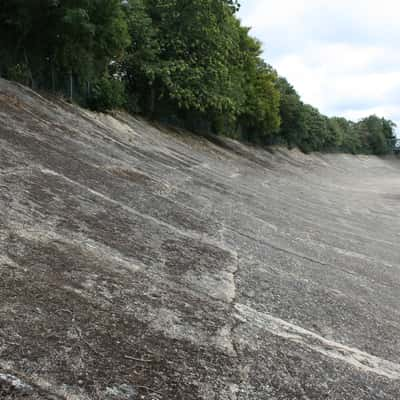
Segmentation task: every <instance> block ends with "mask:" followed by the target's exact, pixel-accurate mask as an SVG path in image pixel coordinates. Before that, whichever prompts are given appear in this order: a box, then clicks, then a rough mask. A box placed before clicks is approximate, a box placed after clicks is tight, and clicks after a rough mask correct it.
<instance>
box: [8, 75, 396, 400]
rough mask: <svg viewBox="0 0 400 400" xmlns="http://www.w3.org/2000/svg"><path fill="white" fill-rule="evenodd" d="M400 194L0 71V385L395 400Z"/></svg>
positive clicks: (103, 393)
mask: <svg viewBox="0 0 400 400" xmlns="http://www.w3.org/2000/svg"><path fill="white" fill-rule="evenodd" d="M399 200H400V160H399V159H394V158H393V159H390V158H388V159H380V158H376V157H366V156H363V157H355V156H351V155H340V154H338V155H322V154H314V155H309V156H307V155H304V154H301V153H300V152H298V151H287V150H283V149H275V150H274V151H265V150H261V149H255V148H251V147H246V146H244V145H242V144H238V143H236V142H233V141H230V140H228V139H225V140H221V141H217V140H213V141H212V142H208V141H206V140H205V139H201V138H196V137H194V136H190V135H188V134H184V133H180V132H177V131H172V130H171V131H168V130H166V129H161V128H157V127H156V126H151V125H149V124H148V123H146V122H145V121H143V120H139V119H135V118H133V117H130V116H127V115H124V114H117V115H115V116H114V117H111V116H105V115H96V114H92V113H90V112H87V111H84V110H81V109H78V108H77V107H74V106H70V105H68V104H65V103H63V102H61V101H59V100H54V101H50V100H46V99H44V98H42V97H40V96H39V95H37V94H34V93H33V92H31V91H29V90H27V89H23V88H22V87H19V86H17V85H14V84H11V83H8V82H6V81H0V274H1V279H0V398H1V399H7V400H8V399H23V398H26V399H33V400H39V399H47V400H49V399H70V400H77V399H82V400H84V399H90V400H91V399H96V400H97V399H99V400H103V399H104V400H105V399H107V400H108V399H110V400H128V399H146V400H150V399H184V400H186V399H187V400H190V399H204V400H212V399H218V400H248V399H260V400H261V399H262V400H264V399H273V400H274V399H276V400H278V399H279V400H293V399H303V400H310V399H316V400H320V399H349V400H356V399H359V400H361V399H363V400H364V399H382V400H383V399H392V400H396V399H400V247H399V241H400V217H399V213H400V202H399Z"/></svg>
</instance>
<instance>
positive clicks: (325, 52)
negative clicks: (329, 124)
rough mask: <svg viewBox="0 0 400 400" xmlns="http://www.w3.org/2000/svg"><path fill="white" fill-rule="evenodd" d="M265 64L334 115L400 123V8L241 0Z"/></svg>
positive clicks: (385, 2)
mask: <svg viewBox="0 0 400 400" xmlns="http://www.w3.org/2000/svg"><path fill="white" fill-rule="evenodd" d="M240 17H241V18H242V21H243V23H244V24H245V25H247V26H251V27H252V28H253V29H252V34H253V35H255V36H257V37H258V38H259V39H260V40H261V41H262V42H263V44H264V50H265V51H264V57H265V59H266V61H267V62H269V63H270V64H272V65H273V66H274V67H275V68H277V69H278V72H279V73H280V74H281V75H283V76H285V77H286V78H288V80H289V81H290V82H291V83H292V84H293V85H294V86H295V88H296V89H297V91H298V92H299V93H300V94H301V96H302V97H303V99H304V101H306V102H308V103H310V104H312V105H314V106H316V107H318V108H320V110H321V111H322V112H324V113H326V114H328V115H343V116H346V117H348V118H352V119H358V118H360V117H362V116H366V115H368V114H370V113H376V114H377V115H380V116H384V117H386V118H391V119H393V120H394V121H395V122H397V123H398V124H400V52H399V43H400V23H399V21H400V3H398V2H397V1H393V0H380V1H378V0H365V1H356V0H352V1H349V0H347V1H345V0H337V1H335V2H332V1H328V0H307V1H305V0H280V1H279V2H276V1H273V0H247V1H246V0H243V1H242V9H241V11H240Z"/></svg>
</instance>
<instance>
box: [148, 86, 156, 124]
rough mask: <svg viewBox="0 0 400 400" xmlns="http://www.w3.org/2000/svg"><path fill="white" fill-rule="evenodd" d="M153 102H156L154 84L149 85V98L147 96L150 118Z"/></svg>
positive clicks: (153, 109)
mask: <svg viewBox="0 0 400 400" xmlns="http://www.w3.org/2000/svg"><path fill="white" fill-rule="evenodd" d="M155 102H156V90H155V88H154V86H153V85H152V86H151V87H150V98H149V117H150V118H153V117H154V111H155Z"/></svg>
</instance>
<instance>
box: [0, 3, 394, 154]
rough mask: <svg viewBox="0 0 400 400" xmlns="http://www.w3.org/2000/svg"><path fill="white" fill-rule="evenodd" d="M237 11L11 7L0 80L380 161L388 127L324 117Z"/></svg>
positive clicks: (4, 12)
mask: <svg viewBox="0 0 400 400" xmlns="http://www.w3.org/2000/svg"><path fill="white" fill-rule="evenodd" d="M238 7H239V5H238V3H237V1H236V0H125V1H123V0H31V1H25V0H7V1H3V2H1V3H0V76H4V77H6V78H9V79H14V80H17V81H20V82H22V83H24V84H27V85H30V86H31V87H33V88H35V89H45V90H51V91H54V92H60V93H62V94H64V95H68V96H69V97H70V98H71V99H73V100H75V101H78V102H80V103H81V104H83V105H86V106H89V107H91V108H93V109H97V110H107V109H112V108H118V107H125V108H126V109H128V110H129V111H131V112H135V113H142V114H145V115H147V116H149V117H152V118H157V119H159V120H162V121H166V122H169V123H174V124H178V125H181V126H184V127H186V128H189V129H192V130H193V131H197V132H213V133H215V134H225V135H229V136H232V137H236V138H239V139H243V140H246V141H250V142H254V143H258V144H274V143H280V144H287V145H288V146H290V147H292V146H298V147H300V148H301V149H302V150H304V151H306V152H308V151H317V150H322V151H344V152H351V153H375V154H384V153H387V152H388V151H389V150H390V141H391V140H392V139H393V137H394V124H393V123H392V122H391V121H389V120H386V119H383V118H378V117H376V116H370V117H367V118H365V119H363V120H361V121H359V122H357V123H354V122H351V121H348V120H346V119H344V118H328V117H326V116H324V115H322V114H321V113H320V112H319V111H318V110H317V109H316V108H314V107H312V106H310V105H307V104H304V103H303V102H302V101H301V98H300V96H299V95H298V93H297V92H296V91H295V89H294V88H293V87H292V86H291V85H290V84H289V83H288V82H287V80H286V79H284V78H282V77H279V76H278V74H277V72H276V71H275V70H274V69H273V68H272V67H271V66H270V65H268V64H266V63H265V62H264V61H263V59H262V58H261V45H260V43H259V42H258V41H257V40H256V39H254V38H252V37H251V36H250V35H249V29H248V28H246V27H243V26H242V25H241V23H240V21H239V19H238V18H237V16H236V12H237V10H238Z"/></svg>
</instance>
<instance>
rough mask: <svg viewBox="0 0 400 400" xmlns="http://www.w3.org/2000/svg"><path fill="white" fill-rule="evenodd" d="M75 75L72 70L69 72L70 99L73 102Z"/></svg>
mask: <svg viewBox="0 0 400 400" xmlns="http://www.w3.org/2000/svg"><path fill="white" fill-rule="evenodd" d="M73 91H74V77H73V75H72V71H70V73H69V100H70V102H71V103H72V101H73V99H74V92H73Z"/></svg>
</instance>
